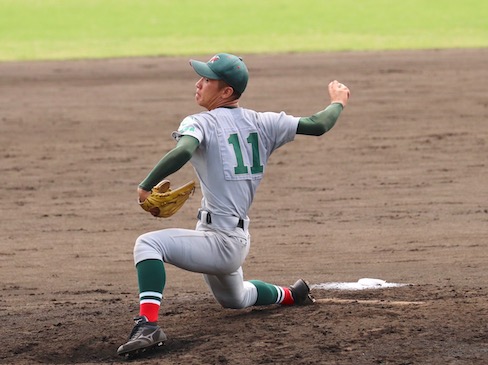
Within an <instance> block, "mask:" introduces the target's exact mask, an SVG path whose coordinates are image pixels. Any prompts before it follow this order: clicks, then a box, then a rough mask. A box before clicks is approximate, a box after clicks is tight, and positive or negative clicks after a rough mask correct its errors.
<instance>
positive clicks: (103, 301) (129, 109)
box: [0, 49, 488, 365]
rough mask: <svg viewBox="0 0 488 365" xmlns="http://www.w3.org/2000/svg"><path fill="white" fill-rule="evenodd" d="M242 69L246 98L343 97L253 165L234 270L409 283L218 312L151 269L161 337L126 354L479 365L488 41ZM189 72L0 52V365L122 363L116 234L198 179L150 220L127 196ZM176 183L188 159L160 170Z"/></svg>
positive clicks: (292, 58) (123, 317)
mask: <svg viewBox="0 0 488 365" xmlns="http://www.w3.org/2000/svg"><path fill="white" fill-rule="evenodd" d="M209 56H210V55H209ZM206 58H207V57H206V56H205V57H201V59H206ZM245 60H246V62H247V64H248V65H249V69H250V72H251V80H250V84H249V88H248V90H247V92H246V94H245V96H244V97H243V99H242V102H241V105H242V106H245V107H248V108H254V109H257V110H260V111H266V110H270V111H281V110H284V111H286V112H287V113H289V114H292V115H296V116H306V115H310V114H312V113H314V112H316V111H319V110H321V109H322V108H323V107H324V106H325V105H326V104H327V103H328V97H327V84H328V83H329V81H331V80H333V79H338V80H340V81H341V82H343V83H345V84H346V85H348V86H349V87H350V89H351V91H352V97H351V100H350V103H349V104H348V106H347V108H346V109H345V111H344V112H343V114H342V115H341V118H340V121H339V122H338V124H337V125H336V126H335V127H334V129H333V130H332V131H330V132H329V133H327V134H326V135H324V136H322V137H321V138H316V137H306V136H298V137H297V138H296V140H295V141H294V142H293V143H290V144H288V145H286V146H284V147H283V148H281V149H280V150H278V151H277V152H276V153H275V154H274V155H273V156H272V157H271V160H270V163H269V165H268V169H267V176H266V178H265V179H264V181H263V183H262V185H261V186H260V188H259V191H258V194H257V197H256V199H255V202H254V205H253V207H252V209H251V212H250V216H251V219H252V222H251V233H252V235H253V242H252V247H251V252H250V254H249V256H248V259H247V261H246V264H245V266H244V271H245V275H246V279H261V280H265V281H268V282H272V283H275V284H279V285H289V284H292V283H293V282H294V281H295V280H296V279H297V278H299V277H303V278H305V279H306V280H308V281H309V282H310V283H311V284H319V283H327V282H355V281H357V280H358V279H360V278H365V277H369V278H379V279H383V280H386V281H388V282H393V283H408V284H411V285H408V286H405V287H398V288H391V289H377V290H361V291H347V290H346V291H344V290H323V289H314V290H312V293H313V295H314V296H315V297H316V298H318V299H319V300H318V302H317V303H316V304H315V305H313V306H307V307H287V308H285V307H277V306H272V307H267V308H248V309H246V310H230V309H222V308H220V307H219V306H218V304H217V303H216V302H215V301H214V300H213V298H212V297H211V295H210V294H209V292H208V290H207V288H206V286H205V284H204V282H203V280H202V278H201V276H200V275H198V274H193V273H188V272H184V271H182V270H179V269H177V268H174V267H172V266H168V268H167V274H168V281H167V287H166V290H165V299H164V301H163V306H162V307H161V326H162V327H163V329H164V330H165V332H166V333H167V334H168V337H169V340H168V342H167V343H166V344H165V346H163V347H162V348H160V349H158V350H157V351H153V352H151V353H148V354H146V356H144V357H141V358H138V359H134V360H132V361H129V362H130V363H134V364H285V363H286V364H346V365H347V364H404V365H405V364H443V365H444V364H463V365H464V364H465V365H468V364H469V365H472V364H487V363H488V303H487V300H488V286H487V284H488V253H487V252H488V251H487V237H488V203H487V202H488V183H487V181H488V173H487V171H488V123H487V120H488V98H487V95H488V90H487V82H486V80H488V68H487V60H488V49H478V50H475V49H473V50H442V51H441V50H431V51H394V52H358V53H356V52H344V53H330V54H327V53H326V54H290V55H266V56H264V55H247V56H245ZM195 81H196V76H195V74H194V73H193V71H192V70H191V68H190V67H189V65H188V60H187V59H186V58H134V59H112V60H103V61H102V60H99V61H93V60H92V61H88V60H78V61H69V62H22V63H14V62H7V63H0V110H1V115H0V118H1V119H0V158H1V166H0V208H1V209H0V214H1V216H0V222H1V230H0V242H1V246H0V277H1V287H0V320H1V322H2V326H1V339H2V345H1V346H0V363H2V364H71V363H76V364H82V363H83V364H98V363H115V364H118V363H127V362H128V360H125V359H122V358H118V357H117V355H116V349H117V347H118V346H119V345H120V344H121V343H123V342H125V340H126V338H127V335H128V334H129V332H130V330H131V328H132V317H133V316H135V315H137V313H138V299H137V296H138V292H137V278H136V275H135V270H134V267H133V262H132V248H133V243H134V241H135V239H136V238H137V236H139V235H140V234H142V233H144V232H147V231H150V230H155V229H160V228H166V227H182V228H191V227H193V226H194V224H195V214H196V210H197V208H198V205H199V201H200V192H199V190H198V189H197V192H196V193H195V196H194V197H192V198H191V199H190V200H189V201H188V202H187V204H186V205H185V207H184V208H183V209H182V210H181V211H180V212H179V213H178V214H177V215H175V216H174V217H172V218H169V219H166V220H161V219H157V218H153V217H151V216H150V215H149V214H147V213H145V212H143V211H142V210H141V209H140V208H139V207H138V206H137V204H136V192H135V191H136V187H137V184H138V183H139V182H140V181H141V180H142V179H143V178H144V177H145V176H146V174H147V173H148V172H149V171H150V170H151V168H152V167H153V166H154V164H155V163H156V162H157V161H159V159H160V158H161V156H162V155H164V153H166V152H167V151H168V150H169V149H170V148H171V147H172V146H173V145H174V142H173V140H172V139H171V137H170V133H171V132H172V131H173V130H175V129H176V128H177V126H178V125H179V123H180V121H181V120H182V119H183V118H184V117H185V116H186V115H188V114H192V113H194V112H198V111H200V110H201V109H200V108H199V107H198V106H197V105H196V104H195V103H194V100H193V94H194V83H195ZM193 177H194V173H193V170H192V168H191V166H189V165H188V166H185V167H184V168H183V169H182V170H180V171H179V172H177V173H176V174H174V175H173V176H172V177H171V180H172V181H173V183H174V184H177V185H179V184H182V183H184V182H186V181H187V180H189V179H191V178H193Z"/></svg>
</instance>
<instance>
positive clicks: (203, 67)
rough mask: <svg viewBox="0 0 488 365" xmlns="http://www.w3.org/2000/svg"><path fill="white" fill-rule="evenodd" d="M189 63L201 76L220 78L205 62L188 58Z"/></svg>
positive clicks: (213, 78)
mask: <svg viewBox="0 0 488 365" xmlns="http://www.w3.org/2000/svg"><path fill="white" fill-rule="evenodd" d="M190 65H191V67H193V69H194V70H195V72H196V73H197V74H199V75H200V76H202V77H206V78H208V79H212V80H220V79H221V77H219V75H217V74H216V73H215V72H213V71H212V70H211V69H210V67H208V65H207V64H206V63H205V62H201V61H196V60H190Z"/></svg>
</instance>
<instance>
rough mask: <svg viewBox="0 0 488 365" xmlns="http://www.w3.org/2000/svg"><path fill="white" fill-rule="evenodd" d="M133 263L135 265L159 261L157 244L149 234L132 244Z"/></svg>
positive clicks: (159, 255) (141, 236)
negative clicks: (152, 260)
mask: <svg viewBox="0 0 488 365" xmlns="http://www.w3.org/2000/svg"><path fill="white" fill-rule="evenodd" d="M133 254H134V263H135V264H137V263H138V262H141V261H143V260H149V259H159V260H161V257H162V255H161V250H160V249H158V245H157V242H156V241H155V239H154V238H152V237H151V234H150V233H145V234H143V235H140V236H139V237H137V239H136V242H135V244H134V250H133Z"/></svg>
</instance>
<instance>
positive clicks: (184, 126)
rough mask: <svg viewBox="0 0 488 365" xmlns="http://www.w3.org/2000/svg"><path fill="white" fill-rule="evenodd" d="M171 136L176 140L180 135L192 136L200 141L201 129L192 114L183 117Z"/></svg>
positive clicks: (201, 136) (201, 138) (201, 137)
mask: <svg viewBox="0 0 488 365" xmlns="http://www.w3.org/2000/svg"><path fill="white" fill-rule="evenodd" d="M171 136H172V137H173V138H174V139H175V140H177V141H178V140H179V139H180V138H181V136H192V137H195V138H196V139H197V140H198V141H199V142H200V143H201V142H202V140H203V131H202V128H201V127H200V125H199V123H198V120H196V119H195V118H193V117H192V116H188V117H186V118H185V119H183V121H182V122H181V123H180V126H179V127H178V130H177V131H174V132H173V133H172V134H171Z"/></svg>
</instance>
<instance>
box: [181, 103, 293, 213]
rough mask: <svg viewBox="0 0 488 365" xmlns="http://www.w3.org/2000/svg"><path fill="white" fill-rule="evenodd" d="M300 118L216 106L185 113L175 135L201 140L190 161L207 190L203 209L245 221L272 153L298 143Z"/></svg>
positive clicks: (203, 200) (204, 189) (204, 191)
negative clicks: (286, 145)
mask: <svg viewBox="0 0 488 365" xmlns="http://www.w3.org/2000/svg"><path fill="white" fill-rule="evenodd" d="M298 121H299V118H298V117H293V116H290V115H287V114H285V113H284V112H281V113H273V112H266V113H260V112H256V111H254V110H249V109H244V108H217V109H214V110H211V111H208V112H202V113H199V114H195V115H191V116H188V117H186V118H185V119H184V120H183V121H182V122H181V124H180V126H179V128H178V131H177V132H173V137H174V138H175V139H176V140H178V139H179V138H180V137H181V136H183V135H188V136H192V137H194V138H196V139H197V140H198V141H199V142H200V145H199V147H198V148H197V150H196V151H195V153H194V154H193V156H192V158H191V160H190V162H191V163H192V165H193V167H194V168H195V171H196V174H197V176H198V178H199V180H200V185H201V189H202V194H203V199H202V209H204V210H207V211H209V212H212V213H213V214H217V215H224V216H235V217H239V218H242V219H245V218H246V217H247V212H248V210H249V207H250V206H251V203H252V201H253V199H254V194H255V193H256V189H257V187H258V185H259V183H260V182H261V179H262V178H263V174H264V172H265V168H266V164H267V161H268V159H269V157H270V155H271V153H272V152H273V151H274V150H276V149H277V148H278V147H281V146H282V145H284V144H285V143H287V142H290V141H293V139H294V138H295V135H296V131H297V127H298Z"/></svg>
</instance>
